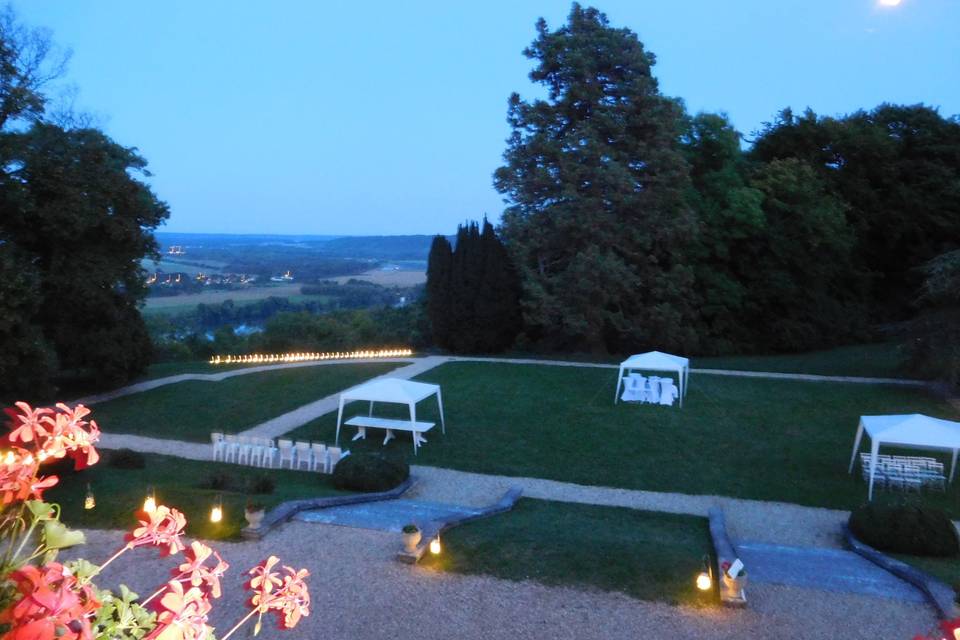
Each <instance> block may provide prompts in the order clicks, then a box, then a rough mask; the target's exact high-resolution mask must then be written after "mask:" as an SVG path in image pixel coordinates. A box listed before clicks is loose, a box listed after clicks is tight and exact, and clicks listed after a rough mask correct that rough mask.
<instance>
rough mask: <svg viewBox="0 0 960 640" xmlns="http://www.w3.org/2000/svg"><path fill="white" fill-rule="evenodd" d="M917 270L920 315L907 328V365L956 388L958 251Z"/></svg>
mask: <svg viewBox="0 0 960 640" xmlns="http://www.w3.org/2000/svg"><path fill="white" fill-rule="evenodd" d="M920 271H921V272H922V274H923V275H924V282H923V286H922V288H921V293H920V296H919V297H918V299H917V304H918V305H919V306H920V315H919V316H918V317H917V318H916V319H914V320H913V321H912V322H911V323H910V326H909V330H908V337H909V339H908V341H907V349H906V351H907V356H908V363H907V366H908V368H909V369H910V370H911V371H913V372H914V373H915V374H917V375H920V376H923V377H930V378H936V379H939V380H942V381H944V382H946V383H947V384H949V385H951V386H953V387H960V250H958V251H951V252H949V253H945V254H943V255H941V256H938V257H936V258H934V259H933V260H931V261H930V262H928V263H927V264H925V265H924V266H923V267H922V268H921V269H920Z"/></svg>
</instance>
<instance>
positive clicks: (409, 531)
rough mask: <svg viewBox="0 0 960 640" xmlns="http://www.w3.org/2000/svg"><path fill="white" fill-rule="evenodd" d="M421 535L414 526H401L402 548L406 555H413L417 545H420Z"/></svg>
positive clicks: (418, 529)
mask: <svg viewBox="0 0 960 640" xmlns="http://www.w3.org/2000/svg"><path fill="white" fill-rule="evenodd" d="M422 535H423V534H421V533H420V527H418V526H417V525H415V524H407V525H404V526H403V548H404V549H406V550H407V552H408V553H413V552H414V551H416V549H417V545H418V544H420V538H421V536H422Z"/></svg>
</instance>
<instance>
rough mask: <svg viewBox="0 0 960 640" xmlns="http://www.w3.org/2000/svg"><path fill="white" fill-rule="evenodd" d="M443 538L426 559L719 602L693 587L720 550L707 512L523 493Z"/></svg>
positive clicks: (451, 567) (453, 566)
mask: <svg viewBox="0 0 960 640" xmlns="http://www.w3.org/2000/svg"><path fill="white" fill-rule="evenodd" d="M442 542H443V552H442V553H441V554H440V555H439V556H431V555H430V554H427V555H426V556H425V557H424V560H422V561H421V565H423V566H426V567H431V568H435V569H439V570H443V571H453V572H457V573H467V574H487V575H492V576H496V577H498V578H505V579H508V580H534V581H536V582H540V583H542V584H547V585H566V586H575V587H580V588H584V587H587V588H595V589H601V590H604V591H619V592H622V593H625V594H627V595H629V596H632V597H634V598H640V599H643V600H660V601H666V602H669V603H673V604H710V603H715V602H717V594H716V593H715V592H714V593H712V594H701V593H699V592H698V591H697V590H696V587H695V586H694V579H695V577H696V575H697V574H698V573H699V572H700V571H701V569H702V558H703V556H704V555H710V556H711V557H712V555H713V548H712V544H711V542H710V533H709V528H708V525H707V520H706V519H705V518H697V517H694V516H684V515H675V514H668V513H658V512H652V511H638V510H634V509H624V508H619V507H601V506H595V505H585V504H575V503H569V502H552V501H546V500H531V499H528V498H523V499H521V500H520V501H519V502H518V503H517V505H516V507H515V508H514V510H512V511H509V512H507V513H504V514H501V515H497V516H493V517H491V518H484V519H482V520H476V521H474V522H471V523H468V524H465V525H462V526H460V527H456V528H454V529H451V530H450V531H449V532H448V533H447V534H445V535H444V537H443V540H442Z"/></svg>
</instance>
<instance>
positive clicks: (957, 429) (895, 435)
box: [860, 413, 960, 449]
mask: <svg viewBox="0 0 960 640" xmlns="http://www.w3.org/2000/svg"><path fill="white" fill-rule="evenodd" d="M860 423H861V424H862V425H863V428H864V430H865V431H866V432H867V433H868V434H870V438H871V439H872V440H874V441H879V442H883V443H889V444H903V445H915V446H919V447H933V448H943V449H960V422H953V421H951V420H943V419H941V418H931V417H930V416H925V415H923V414H920V413H910V414H904V415H890V416H861V417H860Z"/></svg>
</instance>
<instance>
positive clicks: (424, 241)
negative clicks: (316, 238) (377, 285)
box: [318, 236, 433, 260]
mask: <svg viewBox="0 0 960 640" xmlns="http://www.w3.org/2000/svg"><path fill="white" fill-rule="evenodd" d="M431 242H433V236H345V237H342V238H335V239H333V240H328V241H327V242H325V243H324V244H323V245H322V246H321V247H318V248H319V250H320V251H321V252H323V253H324V254H325V255H328V256H336V257H339V258H357V259H367V258H369V259H372V260H426V259H427V254H429V253H430V243H431Z"/></svg>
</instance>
